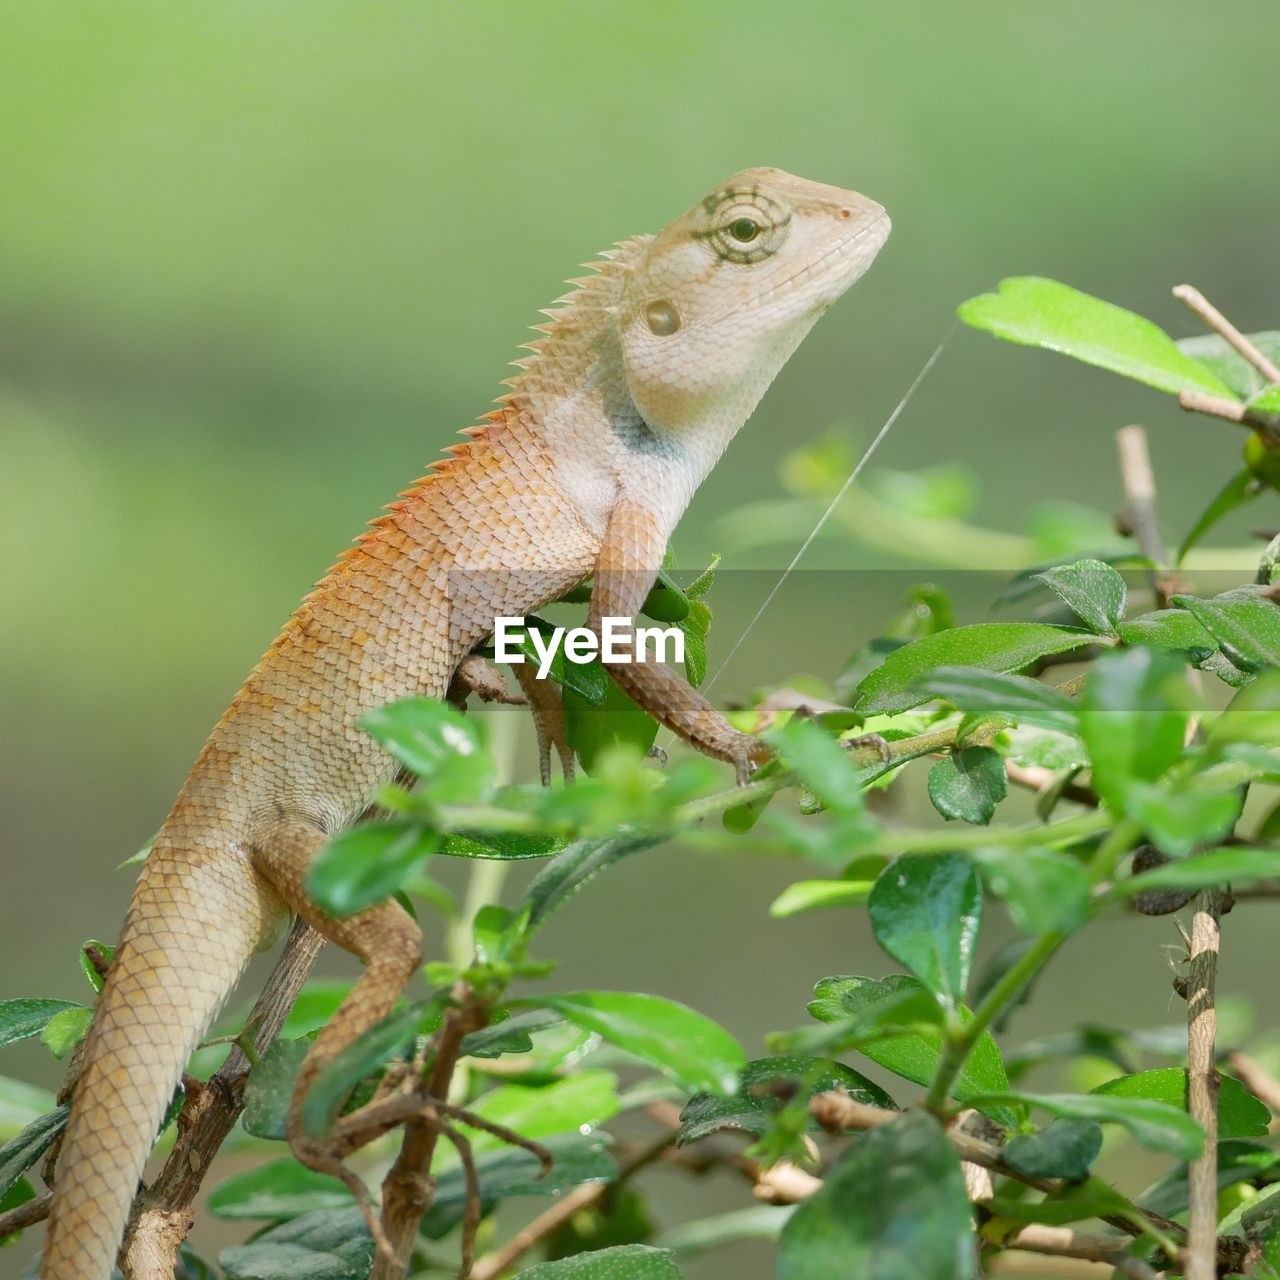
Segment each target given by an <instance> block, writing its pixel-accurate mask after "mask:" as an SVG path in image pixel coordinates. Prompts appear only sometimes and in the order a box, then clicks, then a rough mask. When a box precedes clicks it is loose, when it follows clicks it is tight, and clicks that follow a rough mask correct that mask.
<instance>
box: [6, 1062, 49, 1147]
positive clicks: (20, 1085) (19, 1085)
mask: <svg viewBox="0 0 1280 1280" xmlns="http://www.w3.org/2000/svg"><path fill="white" fill-rule="evenodd" d="M54 1105H55V1104H54V1097H53V1094H52V1093H50V1092H49V1090H48V1089H38V1088H37V1087H36V1086H35V1085H33V1084H27V1082H26V1081H25V1080H15V1079H14V1078H13V1077H12V1076H0V1140H7V1139H9V1138H12V1137H13V1136H14V1135H15V1134H17V1133H18V1132H19V1131H20V1130H21V1129H24V1128H25V1127H26V1126H27V1125H29V1124H31V1123H32V1121H34V1120H38V1119H39V1118H40V1117H41V1116H43V1115H44V1113H45V1112H46V1111H50V1110H52V1109H53V1107H54Z"/></svg>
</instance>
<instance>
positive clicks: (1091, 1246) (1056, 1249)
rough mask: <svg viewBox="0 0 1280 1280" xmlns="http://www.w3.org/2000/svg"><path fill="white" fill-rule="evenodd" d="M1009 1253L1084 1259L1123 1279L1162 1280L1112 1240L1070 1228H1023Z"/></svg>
mask: <svg viewBox="0 0 1280 1280" xmlns="http://www.w3.org/2000/svg"><path fill="white" fill-rule="evenodd" d="M1004 1248H1006V1249H1019V1250H1021V1251H1023V1252H1024V1253H1040V1254H1050V1255H1052V1256H1055V1257H1059V1258H1081V1259H1083V1260H1084V1261H1085V1262H1100V1263H1104V1264H1105V1265H1107V1266H1109V1267H1114V1268H1115V1269H1116V1270H1117V1271H1118V1272H1119V1273H1120V1274H1121V1275H1124V1276H1130V1277H1131V1278H1132V1280H1159V1272H1157V1271H1156V1270H1154V1269H1153V1268H1152V1267H1150V1266H1148V1264H1147V1263H1145V1262H1143V1260H1142V1259H1141V1258H1135V1257H1132V1256H1131V1255H1130V1254H1127V1253H1125V1251H1124V1250H1123V1249H1118V1248H1117V1247H1116V1241H1115V1239H1114V1238H1113V1237H1111V1236H1091V1235H1085V1234H1083V1233H1082V1232H1078V1231H1073V1230H1072V1229H1071V1228H1070V1227H1047V1226H1043V1225H1041V1224H1039V1223H1035V1224H1033V1225H1031V1226H1027V1227H1023V1228H1022V1230H1021V1231H1019V1232H1018V1234H1017V1235H1016V1236H1014V1237H1013V1238H1012V1239H1011V1240H1009V1241H1008V1243H1007V1244H1005V1245H1004Z"/></svg>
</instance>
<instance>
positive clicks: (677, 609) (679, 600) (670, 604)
mask: <svg viewBox="0 0 1280 1280" xmlns="http://www.w3.org/2000/svg"><path fill="white" fill-rule="evenodd" d="M640 612H641V613H643V614H644V615H645V616H646V617H649V618H652V619H653V620H654V621H655V622H668V623H675V622H681V621H683V620H684V619H685V618H687V617H688V616H689V597H688V596H687V595H685V593H684V590H683V588H682V587H681V586H680V584H679V583H678V582H677V581H676V580H675V579H674V578H673V577H672V576H671V575H670V574H669V573H668V572H667V571H666V570H665V569H659V570H658V578H657V581H656V582H655V583H654V584H653V586H652V587H651V588H650V589H649V594H648V595H647V596H645V599H644V603H643V604H642V605H641V606H640Z"/></svg>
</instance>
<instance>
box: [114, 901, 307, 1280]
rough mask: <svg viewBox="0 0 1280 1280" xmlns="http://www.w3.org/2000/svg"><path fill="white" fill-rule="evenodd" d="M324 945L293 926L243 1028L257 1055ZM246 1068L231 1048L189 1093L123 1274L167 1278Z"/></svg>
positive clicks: (140, 1205)
mask: <svg viewBox="0 0 1280 1280" xmlns="http://www.w3.org/2000/svg"><path fill="white" fill-rule="evenodd" d="M323 946H324V938H323V937H322V936H321V935H320V934H318V933H317V932H316V931H315V930H314V929H312V928H310V927H309V926H308V925H306V924H304V923H303V922H302V921H301V920H299V921H297V922H296V923H295V924H294V926H293V931H292V932H291V933H290V934H289V939H288V941H287V942H286V943H285V946H284V950H283V951H282V952H281V953H280V958H279V959H278V960H277V961H276V966H275V968H274V969H273V970H272V971H271V976H270V977H269V978H268V979H267V983H266V986H265V987H263V989H262V994H261V995H260V996H259V997H258V1000H257V1003H256V1004H255V1005H254V1006H253V1012H252V1013H250V1015H249V1020H248V1024H247V1025H248V1026H250V1027H252V1028H253V1033H252V1034H253V1040H252V1043H253V1046H254V1050H255V1052H256V1053H258V1054H261V1053H264V1052H265V1051H266V1050H267V1048H268V1047H269V1046H270V1044H271V1042H272V1041H273V1040H274V1039H275V1038H276V1036H277V1035H279V1033H280V1028H281V1027H282V1026H283V1025H284V1020H285V1018H287V1017H288V1016H289V1010H290V1009H292V1008H293V1002H294V1001H295V1000H296V999H297V997H298V992H299V991H301V990H302V984H303V983H304V982H306V980H307V975H308V974H309V973H310V972H311V966H312V964H313V963H314V962H315V958H316V956H317V955H319V953H320V949H321V947H323ZM249 1070H250V1064H249V1058H248V1055H247V1054H246V1053H245V1052H244V1049H243V1048H241V1046H240V1045H239V1044H237V1045H236V1046H235V1047H234V1048H233V1049H232V1050H231V1052H230V1053H229V1054H228V1055H227V1059H226V1061H225V1062H224V1063H223V1064H222V1066H221V1067H219V1068H218V1070H217V1071H215V1072H214V1074H213V1075H212V1076H211V1077H210V1079H209V1081H208V1083H207V1084H206V1085H204V1086H203V1087H202V1088H201V1089H199V1090H198V1091H196V1092H194V1093H189V1094H188V1097H187V1106H186V1107H185V1108H184V1110H183V1114H182V1116H181V1117H179V1137H178V1141H177V1142H176V1143H175V1144H174V1148H173V1150H172V1151H171V1152H170V1153H169V1159H168V1160H167V1161H166V1162H165V1166H164V1168H163V1169H162V1170H161V1171H160V1174H159V1176H158V1177H157V1178H156V1180H155V1181H154V1182H153V1183H152V1184H151V1186H150V1187H149V1188H148V1189H147V1190H146V1191H145V1192H143V1194H142V1195H141V1196H139V1197H138V1201H137V1203H136V1204H135V1206H134V1211H133V1216H132V1218H131V1219H130V1223H129V1228H128V1230H127V1231H126V1233H125V1243H124V1247H123V1250H122V1257H123V1258H124V1260H125V1264H126V1266H125V1274H126V1276H128V1275H130V1274H135V1275H139V1276H146V1275H151V1274H154V1275H157V1276H159V1275H172V1274H173V1271H174V1267H175V1266H176V1264H177V1253H178V1249H179V1247H180V1246H181V1244H182V1241H183V1240H184V1239H185V1238H186V1234H187V1231H189V1230H190V1228H191V1221H192V1218H193V1209H192V1206H193V1204H194V1203H195V1198H196V1196H197V1194H198V1193H199V1191H200V1184H201V1183H202V1182H203V1181H204V1179H205V1175H206V1174H207V1173H208V1172H209V1166H210V1164H211V1163H212V1161H213V1157H214V1156H215V1155H216V1154H217V1152H218V1150H219V1148H220V1147H221V1146H222V1144H223V1142H225V1141H226V1138H227V1135H228V1134H229V1133H230V1132H231V1130H232V1128H233V1127H234V1126H235V1123H236V1120H237V1119H238V1118H239V1116H240V1112H241V1110H242V1108H243V1105H244V1102H243V1099H244V1084H245V1080H246V1079H247V1078H248V1076H249ZM130 1259H133V1262H132V1263H130ZM166 1266H167V1267H168V1270H167V1271H166V1270H165V1267H166Z"/></svg>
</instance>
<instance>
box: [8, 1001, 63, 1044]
mask: <svg viewBox="0 0 1280 1280" xmlns="http://www.w3.org/2000/svg"><path fill="white" fill-rule="evenodd" d="M83 1007H84V1006H83V1005H78V1004H76V1003H75V1002H74V1001H71V1000H37V999H31V1000H0V1048H3V1047H4V1046H5V1045H7V1044H15V1043H16V1042H17V1041H19V1040H26V1039H27V1038H28V1037H30V1036H38V1035H40V1033H41V1032H42V1031H44V1029H45V1027H47V1026H48V1025H49V1022H50V1020H51V1019H52V1018H53V1017H54V1016H55V1015H56V1014H59V1013H63V1012H65V1011H66V1010H67V1009H80V1008H83Z"/></svg>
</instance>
